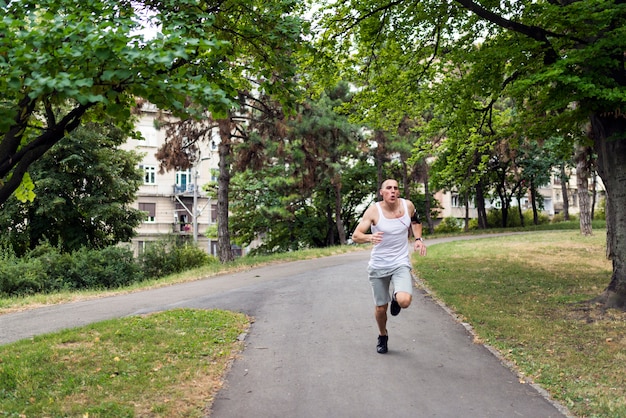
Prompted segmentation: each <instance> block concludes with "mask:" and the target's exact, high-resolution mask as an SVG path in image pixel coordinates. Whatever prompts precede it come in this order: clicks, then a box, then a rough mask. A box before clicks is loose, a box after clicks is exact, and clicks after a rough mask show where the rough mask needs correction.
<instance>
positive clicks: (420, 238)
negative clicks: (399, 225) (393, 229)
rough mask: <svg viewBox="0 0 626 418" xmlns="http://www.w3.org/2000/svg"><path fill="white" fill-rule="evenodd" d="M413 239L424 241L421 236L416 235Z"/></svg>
mask: <svg viewBox="0 0 626 418" xmlns="http://www.w3.org/2000/svg"><path fill="white" fill-rule="evenodd" d="M415 241H422V242H424V240H423V239H422V237H417V238H415Z"/></svg>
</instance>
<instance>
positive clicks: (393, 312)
mask: <svg viewBox="0 0 626 418" xmlns="http://www.w3.org/2000/svg"><path fill="white" fill-rule="evenodd" d="M401 309H402V308H401V307H400V305H399V304H398V301H397V300H396V295H393V297H392V298H391V307H390V308H389V312H390V313H391V315H393V316H396V315H398V314H399V313H400V310H401Z"/></svg>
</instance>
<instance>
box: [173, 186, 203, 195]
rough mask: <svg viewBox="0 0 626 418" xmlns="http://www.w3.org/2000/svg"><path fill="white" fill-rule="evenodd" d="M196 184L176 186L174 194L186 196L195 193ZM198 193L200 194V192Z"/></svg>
mask: <svg viewBox="0 0 626 418" xmlns="http://www.w3.org/2000/svg"><path fill="white" fill-rule="evenodd" d="M194 186H195V184H191V183H190V184H175V185H174V194H186V193H193V188H194ZM198 192H200V191H199V190H198Z"/></svg>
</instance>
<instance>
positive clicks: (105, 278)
mask: <svg viewBox="0 0 626 418" xmlns="http://www.w3.org/2000/svg"><path fill="white" fill-rule="evenodd" d="M72 257H73V260H74V263H73V270H72V271H70V272H69V274H68V276H69V277H68V278H70V279H71V282H72V284H73V287H74V288H75V289H95V288H105V289H111V288H115V287H120V286H125V285H128V284H131V283H136V282H140V281H141V280H143V278H144V276H143V273H142V271H141V267H140V266H139V265H138V264H137V263H136V262H135V260H134V258H133V253H132V251H131V250H129V249H128V248H124V247H117V246H111V247H105V248H103V249H101V250H89V249H86V248H82V249H80V250H78V251H75V252H74V253H72Z"/></svg>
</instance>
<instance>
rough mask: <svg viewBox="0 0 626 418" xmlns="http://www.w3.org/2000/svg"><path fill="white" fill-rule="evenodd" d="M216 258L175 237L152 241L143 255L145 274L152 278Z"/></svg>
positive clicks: (177, 271) (199, 264)
mask: <svg viewBox="0 0 626 418" xmlns="http://www.w3.org/2000/svg"><path fill="white" fill-rule="evenodd" d="M216 260H217V259H216V258H215V257H212V256H210V255H208V254H207V253H206V252H204V251H203V250H201V249H200V248H198V247H197V246H195V245H192V244H189V243H183V244H181V243H177V242H176V241H175V240H173V239H164V240H160V241H156V242H154V243H151V245H150V246H148V248H146V250H145V251H144V253H143V254H142V255H141V265H142V269H143V274H144V275H145V277H150V278H159V277H163V276H166V275H168V274H173V273H179V272H181V271H184V270H189V269H192V268H195V267H200V266H203V265H205V264H209V263H211V262H217V261H216Z"/></svg>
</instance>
